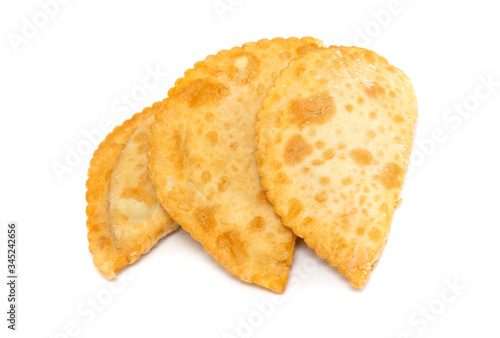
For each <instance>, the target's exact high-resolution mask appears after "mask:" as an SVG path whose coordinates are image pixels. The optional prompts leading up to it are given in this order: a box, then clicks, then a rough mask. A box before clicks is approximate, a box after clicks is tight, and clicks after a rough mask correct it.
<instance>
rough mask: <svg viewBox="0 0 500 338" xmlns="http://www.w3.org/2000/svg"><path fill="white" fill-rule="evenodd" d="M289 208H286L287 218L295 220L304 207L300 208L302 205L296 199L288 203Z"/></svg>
mask: <svg viewBox="0 0 500 338" xmlns="http://www.w3.org/2000/svg"><path fill="white" fill-rule="evenodd" d="M289 205H290V206H289V208H288V217H289V218H296V217H297V216H299V214H300V213H301V212H302V210H304V207H303V206H302V203H300V201H299V200H298V199H297V198H292V199H291V200H290V201H289Z"/></svg>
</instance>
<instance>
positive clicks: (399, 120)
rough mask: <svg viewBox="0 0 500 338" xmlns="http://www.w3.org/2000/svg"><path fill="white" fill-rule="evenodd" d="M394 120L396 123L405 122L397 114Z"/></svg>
mask: <svg viewBox="0 0 500 338" xmlns="http://www.w3.org/2000/svg"><path fill="white" fill-rule="evenodd" d="M392 120H393V121H394V122H396V123H403V122H404V121H405V120H404V118H403V117H402V116H401V115H400V114H396V115H394V116H393V117H392Z"/></svg>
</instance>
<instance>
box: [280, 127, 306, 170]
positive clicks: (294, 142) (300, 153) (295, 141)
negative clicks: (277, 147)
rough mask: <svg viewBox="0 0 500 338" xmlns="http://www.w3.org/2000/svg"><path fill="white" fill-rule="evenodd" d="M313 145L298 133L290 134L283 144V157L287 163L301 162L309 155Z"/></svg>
mask: <svg viewBox="0 0 500 338" xmlns="http://www.w3.org/2000/svg"><path fill="white" fill-rule="evenodd" d="M312 152H313V147H312V146H311V145H310V144H309V143H307V142H306V141H305V140H304V139H303V138H302V136H301V135H300V134H297V135H294V136H292V137H291V138H290V139H289V140H288V141H287V143H286V145H285V154H284V159H285V163H287V164H288V165H293V164H297V163H300V162H302V161H303V160H304V159H305V158H306V157H307V156H309V155H311V154H312Z"/></svg>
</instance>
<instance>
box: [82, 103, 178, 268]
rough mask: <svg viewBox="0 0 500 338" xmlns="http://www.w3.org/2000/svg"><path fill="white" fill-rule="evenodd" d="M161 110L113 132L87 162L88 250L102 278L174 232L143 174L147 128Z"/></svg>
mask: <svg viewBox="0 0 500 338" xmlns="http://www.w3.org/2000/svg"><path fill="white" fill-rule="evenodd" d="M159 106H160V103H159V102H157V103H155V104H154V105H153V107H151V108H146V109H144V111H143V112H141V113H137V114H135V115H134V116H133V117H132V118H131V119H130V120H127V121H125V122H124V123H123V124H122V125H121V126H119V127H116V128H115V129H114V130H113V132H111V133H110V134H109V135H108V136H107V137H106V139H105V140H104V141H103V142H102V143H101V144H100V145H99V148H98V149H97V150H96V151H95V153H94V156H93V158H92V160H91V162H90V168H89V171H88V176H89V177H88V180H87V195H86V198H87V202H88V206H87V216H88V220H87V228H88V240H89V250H90V252H91V253H92V254H93V255H94V258H93V260H94V265H95V266H96V267H97V268H98V269H99V271H100V272H101V273H102V274H103V275H104V276H105V277H106V278H114V277H116V272H117V271H118V270H119V269H121V268H122V267H124V266H125V265H127V264H130V263H132V262H134V261H135V260H137V259H138V258H139V256H140V255H141V254H144V253H146V252H148V251H149V249H150V248H151V247H153V246H154V245H155V244H156V242H157V241H158V239H160V238H161V237H163V236H165V235H166V234H167V233H169V232H170V231H172V230H174V229H175V228H176V224H174V222H173V220H172V219H171V218H170V216H169V215H168V214H167V213H166V212H165V210H163V208H162V207H161V206H160V205H159V203H157V201H156V196H155V190H154V187H153V185H152V184H151V182H150V180H149V174H148V172H147V160H148V158H147V152H148V151H149V143H148V139H149V135H150V130H149V128H150V124H151V122H152V121H153V117H152V116H153V114H154V112H155V111H156V110H157V109H158V108H159ZM148 119H149V120H148ZM110 197H111V198H110Z"/></svg>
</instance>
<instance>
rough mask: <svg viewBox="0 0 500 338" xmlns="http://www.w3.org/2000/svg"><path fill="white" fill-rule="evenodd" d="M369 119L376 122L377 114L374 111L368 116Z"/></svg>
mask: <svg viewBox="0 0 500 338" xmlns="http://www.w3.org/2000/svg"><path fill="white" fill-rule="evenodd" d="M368 117H369V118H370V119H372V120H375V119H376V118H377V112H375V111H372V112H371V113H370V114H369V115H368Z"/></svg>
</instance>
